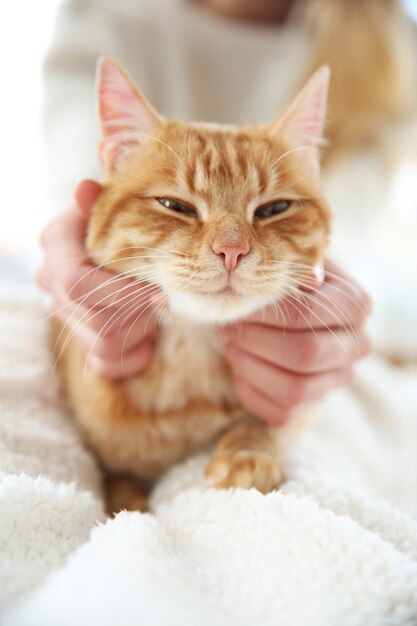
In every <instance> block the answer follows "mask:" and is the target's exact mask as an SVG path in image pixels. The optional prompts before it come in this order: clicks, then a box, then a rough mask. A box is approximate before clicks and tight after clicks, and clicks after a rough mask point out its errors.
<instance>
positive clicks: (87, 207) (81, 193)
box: [74, 179, 101, 219]
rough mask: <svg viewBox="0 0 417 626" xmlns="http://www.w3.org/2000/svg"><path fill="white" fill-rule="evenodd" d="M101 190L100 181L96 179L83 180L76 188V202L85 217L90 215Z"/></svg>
mask: <svg viewBox="0 0 417 626" xmlns="http://www.w3.org/2000/svg"><path fill="white" fill-rule="evenodd" d="M100 192H101V185H100V183H98V182H96V181H95V180H90V179H85V180H81V181H80V182H79V183H78V184H77V186H76V188H75V192H74V195H75V202H76V204H77V207H78V208H79V210H80V211H81V213H82V214H83V216H84V217H85V218H87V219H88V218H89V217H90V213H91V209H92V207H93V204H94V202H95V201H96V200H97V198H98V196H99V195H100Z"/></svg>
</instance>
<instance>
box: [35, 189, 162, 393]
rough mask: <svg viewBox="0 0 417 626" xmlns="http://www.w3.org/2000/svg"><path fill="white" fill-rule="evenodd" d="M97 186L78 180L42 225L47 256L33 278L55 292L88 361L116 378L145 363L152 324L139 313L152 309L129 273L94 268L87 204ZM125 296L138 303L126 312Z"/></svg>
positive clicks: (57, 305) (62, 315)
mask: <svg viewBox="0 0 417 626" xmlns="http://www.w3.org/2000/svg"><path fill="white" fill-rule="evenodd" d="M100 190H101V187H100V185H99V184H98V183H96V182H94V181H91V180H84V181H82V182H81V183H80V184H79V185H78V186H77V188H76V191H75V204H74V206H72V207H71V208H69V209H67V210H66V211H64V212H63V213H62V214H61V215H59V216H58V217H57V218H55V220H53V221H52V222H51V223H50V224H49V225H48V226H47V227H46V229H45V230H44V231H43V233H42V235H41V244H42V247H43V249H44V252H45V257H44V261H43V265H42V267H41V268H40V269H39V271H38V273H37V282H38V284H39V285H40V286H41V287H42V288H43V289H45V290H46V291H49V292H50V293H51V294H52V296H53V297H54V301H55V312H56V314H57V315H58V317H59V318H60V319H61V320H62V321H64V322H65V324H66V325H67V327H68V328H69V329H70V331H71V332H73V333H74V334H76V336H77V339H78V340H79V341H80V342H81V343H82V344H83V346H84V348H85V349H86V351H87V353H89V363H90V365H91V367H92V368H93V369H94V370H95V371H96V372H97V373H98V374H100V375H101V376H103V377H105V378H108V379H111V380H116V379H118V378H123V377H127V376H130V375H133V374H136V373H137V372H140V371H141V370H143V369H144V368H145V367H146V365H147V364H148V362H149V360H150V358H151V355H152V335H153V334H154V332H155V324H154V323H153V322H152V320H150V319H149V317H150V315H149V314H145V315H141V316H139V313H140V312H141V310H142V311H145V309H147V310H148V311H149V312H150V309H149V298H140V297H139V296H138V295H136V294H137V290H136V293H135V287H134V286H133V285H132V283H131V282H130V281H129V280H128V279H125V278H120V277H118V278H117V279H116V275H115V274H113V272H110V271H107V270H105V269H101V268H97V267H96V266H95V265H94V264H93V263H92V261H91V260H90V258H89V256H88V253H87V251H86V249H85V235H86V229H87V223H88V219H89V215H90V211H91V207H92V205H93V204H94V201H95V199H96V198H97V196H98V195H99V193H100ZM115 280H117V282H115ZM148 295H149V294H148ZM128 300H129V301H130V302H135V301H136V304H137V306H136V307H135V310H134V311H133V312H132V313H131V315H130V316H129V315H128V314H124V310H123V308H122V307H123V304H125V303H126V302H127V301H128ZM147 307H148V308H147ZM122 355H123V358H121V357H122Z"/></svg>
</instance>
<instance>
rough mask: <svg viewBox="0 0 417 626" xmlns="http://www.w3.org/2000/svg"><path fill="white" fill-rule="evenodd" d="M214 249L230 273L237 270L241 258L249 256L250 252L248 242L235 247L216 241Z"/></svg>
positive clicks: (234, 245)
mask: <svg viewBox="0 0 417 626" xmlns="http://www.w3.org/2000/svg"><path fill="white" fill-rule="evenodd" d="M212 248H213V251H214V252H215V253H216V254H217V255H218V256H220V257H222V259H223V263H224V267H225V270H226V272H229V273H230V272H233V271H234V270H235V269H236V268H237V266H238V263H239V261H240V259H241V257H242V256H245V254H248V252H249V250H250V246H249V242H248V241H242V242H240V243H238V244H233V245H231V244H226V243H224V242H223V243H222V242H220V241H219V242H217V241H215V242H214V243H213V245H212Z"/></svg>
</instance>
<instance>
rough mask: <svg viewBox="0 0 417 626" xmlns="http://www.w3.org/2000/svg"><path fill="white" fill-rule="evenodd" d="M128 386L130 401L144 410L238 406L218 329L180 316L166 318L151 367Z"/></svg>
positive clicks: (159, 410)
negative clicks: (194, 406) (201, 404)
mask: <svg viewBox="0 0 417 626" xmlns="http://www.w3.org/2000/svg"><path fill="white" fill-rule="evenodd" d="M126 386H127V389H128V392H129V396H130V398H131V400H132V401H133V402H134V403H135V404H136V405H137V406H140V408H141V409H142V410H145V411H151V410H156V411H158V412H165V411H169V410H170V409H181V408H182V407H185V406H187V405H189V404H194V403H200V402H202V403H205V404H208V405H212V406H213V405H216V406H222V405H225V404H227V405H228V406H231V405H234V404H235V403H236V400H235V394H234V391H233V385H232V381H231V377H230V372H229V368H228V366H227V364H226V361H225V359H224V357H223V350H222V346H221V342H220V339H219V336H218V332H217V328H216V327H215V326H213V325H205V324H195V325H194V324H192V322H190V320H186V319H182V318H180V317H173V316H166V317H165V318H164V320H163V323H162V325H161V328H160V330H159V335H158V343H157V346H156V351H155V355H154V358H153V361H152V364H151V365H150V367H149V368H148V369H147V370H146V372H145V373H144V374H143V375H141V376H138V377H136V378H134V379H132V380H130V381H128V382H126Z"/></svg>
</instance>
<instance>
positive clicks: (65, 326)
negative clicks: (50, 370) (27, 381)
mask: <svg viewBox="0 0 417 626" xmlns="http://www.w3.org/2000/svg"><path fill="white" fill-rule="evenodd" d="M139 282H146V285H145V286H144V287H143V289H146V288H149V283H148V282H147V281H142V280H141V281H138V283H139ZM129 286H130V285H129ZM125 297H131V294H128V296H124V298H125ZM129 302H130V301H129ZM110 306H114V305H107V307H104V308H101V309H99V310H98V311H96V312H95V313H94V314H93V315H91V316H90V315H89V314H90V313H91V311H93V310H94V309H95V308H96V307H89V308H88V309H87V311H86V312H85V313H84V315H83V316H82V317H81V318H80V319H79V320H78V321H77V323H76V324H75V325H74V327H73V328H72V330H70V332H69V333H68V336H67V337H66V339H65V341H64V343H63V345H62V347H61V349H60V351H59V353H58V355H57V357H56V359H55V364H54V368H55V367H56V365H57V364H58V362H59V360H60V358H61V356H62V354H63V352H64V351H65V349H66V347H67V345H68V344H69V342H70V341H71V340H72V338H73V337H74V336H75V335H76V334H77V332H78V331H79V330H80V328H82V327H83V326H85V324H87V323H88V322H91V320H92V319H94V318H95V317H97V315H100V313H103V312H104V311H105V310H106V309H107V308H109V307H110ZM70 321H71V317H70V319H69V320H66V322H65V323H64V324H63V327H62V329H61V332H60V333H59V335H58V337H57V339H56V345H57V344H58V343H59V341H60V338H61V336H62V334H63V333H64V332H65V331H66V330H67V329H68V328H69V324H70Z"/></svg>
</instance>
